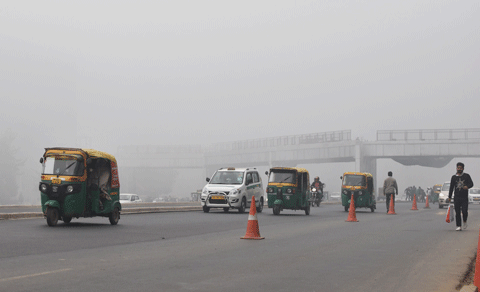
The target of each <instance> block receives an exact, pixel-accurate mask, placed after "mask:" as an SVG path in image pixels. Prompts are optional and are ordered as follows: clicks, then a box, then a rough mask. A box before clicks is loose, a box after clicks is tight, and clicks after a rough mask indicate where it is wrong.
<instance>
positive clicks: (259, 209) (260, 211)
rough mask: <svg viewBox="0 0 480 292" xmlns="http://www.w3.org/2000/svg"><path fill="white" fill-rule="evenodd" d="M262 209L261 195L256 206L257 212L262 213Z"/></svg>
mask: <svg viewBox="0 0 480 292" xmlns="http://www.w3.org/2000/svg"><path fill="white" fill-rule="evenodd" d="M262 211H263V197H261V198H260V205H259V206H258V207H257V213H262Z"/></svg>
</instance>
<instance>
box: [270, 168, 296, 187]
mask: <svg viewBox="0 0 480 292" xmlns="http://www.w3.org/2000/svg"><path fill="white" fill-rule="evenodd" d="M296 181H297V180H296V172H295V171H294V170H273V171H271V172H270V176H269V177H268V182H269V183H289V184H295V182H296Z"/></svg>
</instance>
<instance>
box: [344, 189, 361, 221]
mask: <svg viewBox="0 0 480 292" xmlns="http://www.w3.org/2000/svg"><path fill="white" fill-rule="evenodd" d="M345 222H358V220H357V214H356V213H355V199H354V198H353V194H352V198H351V199H350V210H349V211H348V218H347V220H345Z"/></svg>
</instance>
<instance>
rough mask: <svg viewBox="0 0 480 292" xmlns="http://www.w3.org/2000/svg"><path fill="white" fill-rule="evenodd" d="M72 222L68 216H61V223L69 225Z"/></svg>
mask: <svg viewBox="0 0 480 292" xmlns="http://www.w3.org/2000/svg"><path fill="white" fill-rule="evenodd" d="M71 221H72V217H70V216H63V222H65V223H70V222H71Z"/></svg>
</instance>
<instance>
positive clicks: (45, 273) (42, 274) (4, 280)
mask: <svg viewBox="0 0 480 292" xmlns="http://www.w3.org/2000/svg"><path fill="white" fill-rule="evenodd" d="M71 270H72V269H71V268H68V269H61V270H56V271H50V272H43V273H37V274H31V275H24V276H18V277H11V278H3V279H0V282H6V281H13V280H20V279H25V278H31V277H38V276H44V275H48V274H54V273H61V272H67V271H71Z"/></svg>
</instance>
